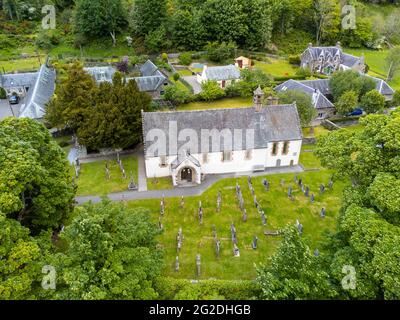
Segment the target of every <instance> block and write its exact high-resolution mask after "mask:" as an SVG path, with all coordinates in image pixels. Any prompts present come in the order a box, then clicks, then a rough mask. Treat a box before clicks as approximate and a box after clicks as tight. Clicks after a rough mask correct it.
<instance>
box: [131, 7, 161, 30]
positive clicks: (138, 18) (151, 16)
mask: <svg viewBox="0 0 400 320" xmlns="http://www.w3.org/2000/svg"><path fill="white" fill-rule="evenodd" d="M167 13H168V12H167V0H135V1H134V5H133V8H132V10H131V13H130V25H131V28H132V29H133V31H134V32H135V33H136V34H138V35H140V36H145V35H147V34H149V33H150V32H153V31H155V30H157V29H158V28H159V27H160V26H163V25H164V24H165V23H166V21H167V19H168V15H167Z"/></svg>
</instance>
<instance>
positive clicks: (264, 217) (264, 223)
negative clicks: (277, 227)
mask: <svg viewBox="0 0 400 320" xmlns="http://www.w3.org/2000/svg"><path fill="white" fill-rule="evenodd" d="M261 221H262V224H263V226H266V225H267V217H266V215H265V213H264V211H263V212H262V214H261Z"/></svg>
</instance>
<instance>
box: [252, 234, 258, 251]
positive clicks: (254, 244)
mask: <svg viewBox="0 0 400 320" xmlns="http://www.w3.org/2000/svg"><path fill="white" fill-rule="evenodd" d="M257 244H258V237H257V236H254V238H253V242H252V243H251V247H252V248H253V250H256V249H257Z"/></svg>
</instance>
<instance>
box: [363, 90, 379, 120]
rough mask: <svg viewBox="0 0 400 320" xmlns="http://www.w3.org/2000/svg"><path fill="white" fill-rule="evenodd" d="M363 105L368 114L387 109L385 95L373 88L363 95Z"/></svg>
mask: <svg viewBox="0 0 400 320" xmlns="http://www.w3.org/2000/svg"><path fill="white" fill-rule="evenodd" d="M361 107H362V108H363V110H364V111H365V112H366V113H367V114H371V113H380V112H382V111H383V110H384V109H385V97H384V96H382V95H381V94H380V93H379V92H378V91H377V90H371V91H369V92H368V93H367V94H366V95H365V96H363V97H362V99H361Z"/></svg>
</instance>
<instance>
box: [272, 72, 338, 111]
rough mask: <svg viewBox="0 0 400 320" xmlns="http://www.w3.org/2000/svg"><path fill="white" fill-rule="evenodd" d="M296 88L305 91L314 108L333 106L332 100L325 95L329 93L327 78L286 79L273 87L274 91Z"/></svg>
mask: <svg viewBox="0 0 400 320" xmlns="http://www.w3.org/2000/svg"><path fill="white" fill-rule="evenodd" d="M287 90H298V91H301V92H304V93H307V94H308V95H309V96H310V97H311V99H312V102H313V104H314V107H315V108H316V109H326V108H334V107H335V106H334V105H333V103H332V102H330V101H329V99H328V98H327V97H326V95H328V94H330V89H329V80H309V81H296V80H292V79H291V80H288V81H286V82H284V83H282V84H281V85H279V86H277V87H276V88H275V91H278V92H282V91H287Z"/></svg>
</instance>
